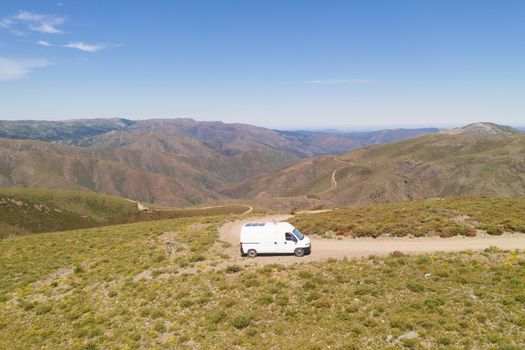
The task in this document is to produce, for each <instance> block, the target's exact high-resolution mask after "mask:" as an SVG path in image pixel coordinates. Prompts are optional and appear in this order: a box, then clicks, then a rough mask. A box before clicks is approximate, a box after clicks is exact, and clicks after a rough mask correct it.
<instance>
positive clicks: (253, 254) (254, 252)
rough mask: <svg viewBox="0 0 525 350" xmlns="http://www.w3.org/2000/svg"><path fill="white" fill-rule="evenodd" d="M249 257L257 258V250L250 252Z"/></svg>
mask: <svg viewBox="0 0 525 350" xmlns="http://www.w3.org/2000/svg"><path fill="white" fill-rule="evenodd" d="M247 255H248V257H249V258H255V257H256V256H257V251H256V250H255V249H250V250H248V254H247Z"/></svg>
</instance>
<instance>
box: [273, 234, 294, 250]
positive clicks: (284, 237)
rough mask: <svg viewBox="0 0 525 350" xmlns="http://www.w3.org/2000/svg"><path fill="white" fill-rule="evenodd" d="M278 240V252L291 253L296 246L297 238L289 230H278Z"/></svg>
mask: <svg viewBox="0 0 525 350" xmlns="http://www.w3.org/2000/svg"><path fill="white" fill-rule="evenodd" d="M278 236H279V241H278V242H277V244H278V245H279V253H290V254H293V252H294V251H295V248H296V246H297V238H296V237H295V236H294V234H293V233H291V232H280V233H279V234H278Z"/></svg>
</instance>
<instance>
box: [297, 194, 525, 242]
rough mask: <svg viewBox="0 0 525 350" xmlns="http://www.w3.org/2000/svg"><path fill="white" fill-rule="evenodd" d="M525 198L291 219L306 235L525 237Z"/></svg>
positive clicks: (430, 202) (425, 203) (402, 205)
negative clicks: (480, 234) (482, 233)
mask: <svg viewBox="0 0 525 350" xmlns="http://www.w3.org/2000/svg"><path fill="white" fill-rule="evenodd" d="M524 213H525V198H497V197H449V198H444V199H427V200H418V201H410V202H397V203H390V204H377V205H371V206H363V207H347V208H340V209H335V210H333V211H331V212H326V213H320V214H300V215H298V216H296V217H294V218H292V219H291V220H290V222H291V223H293V224H294V225H296V226H297V227H298V228H299V229H300V230H302V231H303V232H305V233H306V234H318V235H322V236H323V235H327V234H328V235H329V234H336V235H343V236H353V237H366V236H368V237H378V236H407V235H413V236H427V235H440V236H443V237H448V236H454V235H467V236H472V235H476V230H485V231H487V232H488V233H489V234H501V233H502V232H503V231H510V232H523V233H525V215H524Z"/></svg>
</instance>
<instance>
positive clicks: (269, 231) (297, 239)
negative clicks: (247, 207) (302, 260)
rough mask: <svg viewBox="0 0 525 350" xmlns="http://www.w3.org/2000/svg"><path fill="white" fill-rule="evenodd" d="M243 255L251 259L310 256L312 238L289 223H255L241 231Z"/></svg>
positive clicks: (247, 225) (245, 226)
mask: <svg viewBox="0 0 525 350" xmlns="http://www.w3.org/2000/svg"><path fill="white" fill-rule="evenodd" d="M240 248H241V255H243V256H244V255H248V256H249V257H250V258H253V257H255V256H257V254H295V256H299V257H300V256H303V255H305V254H310V252H311V250H312V246H311V245H310V238H308V237H306V236H305V235H303V234H302V233H301V232H300V231H299V230H298V229H296V228H295V227H293V226H292V225H290V224H289V223H287V222H261V223H258V222H255V223H249V224H246V225H244V226H243V227H242V229H241V243H240Z"/></svg>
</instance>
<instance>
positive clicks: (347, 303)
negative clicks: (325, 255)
mask: <svg viewBox="0 0 525 350" xmlns="http://www.w3.org/2000/svg"><path fill="white" fill-rule="evenodd" d="M226 220H231V218H227V217H209V218H183V219H176V220H166V221H155V222H146V223H135V224H128V225H119V226H108V227H102V228H92V229H83V230H75V231H67V232H61V233H44V234H39V235H28V236H22V237H14V238H8V239H4V240H1V241H0V331H1V334H2V337H0V348H2V349H14V348H53V349H57V348H72V349H77V348H78V349H81V348H83V349H98V348H100V349H107V348H202V349H208V348H220V349H232V348H253V349H259V348H289V347H290V339H296V341H295V343H294V345H292V347H294V346H295V345H297V346H298V347H300V348H306V349H319V348H326V347H327V346H330V347H332V348H334V349H344V348H350V349H352V348H354V349H361V348H367V349H370V348H372V349H384V348H401V347H406V348H464V347H467V348H480V349H484V348H492V347H494V348H500V349H519V348H520V346H521V344H523V343H524V342H525V338H524V334H523V327H524V326H525V321H524V320H525V311H524V310H525V308H524V307H523V305H524V303H525V294H524V290H523V286H524V285H525V269H524V268H523V267H524V266H525V255H524V253H523V252H521V251H513V252H503V251H500V250H498V249H497V248H494V249H487V250H486V251H481V252H472V251H470V252H464V253H457V254H443V253H436V254H429V255H420V256H403V254H400V253H399V254H395V255H394V256H391V257H385V258H378V257H370V258H367V259H359V260H352V261H347V260H341V261H336V260H327V261H320V262H316V263H311V264H294V265H290V266H283V265H266V266H258V265H254V263H251V264H247V265H246V266H240V265H234V264H232V263H231V262H230V256H228V255H225V254H224V253H223V251H224V248H223V247H224V242H218V241H217V240H218V234H217V228H218V227H219V226H220V225H221V224H222V223H224V222H225V221H226ZM305 334H307V335H308V336H305Z"/></svg>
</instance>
